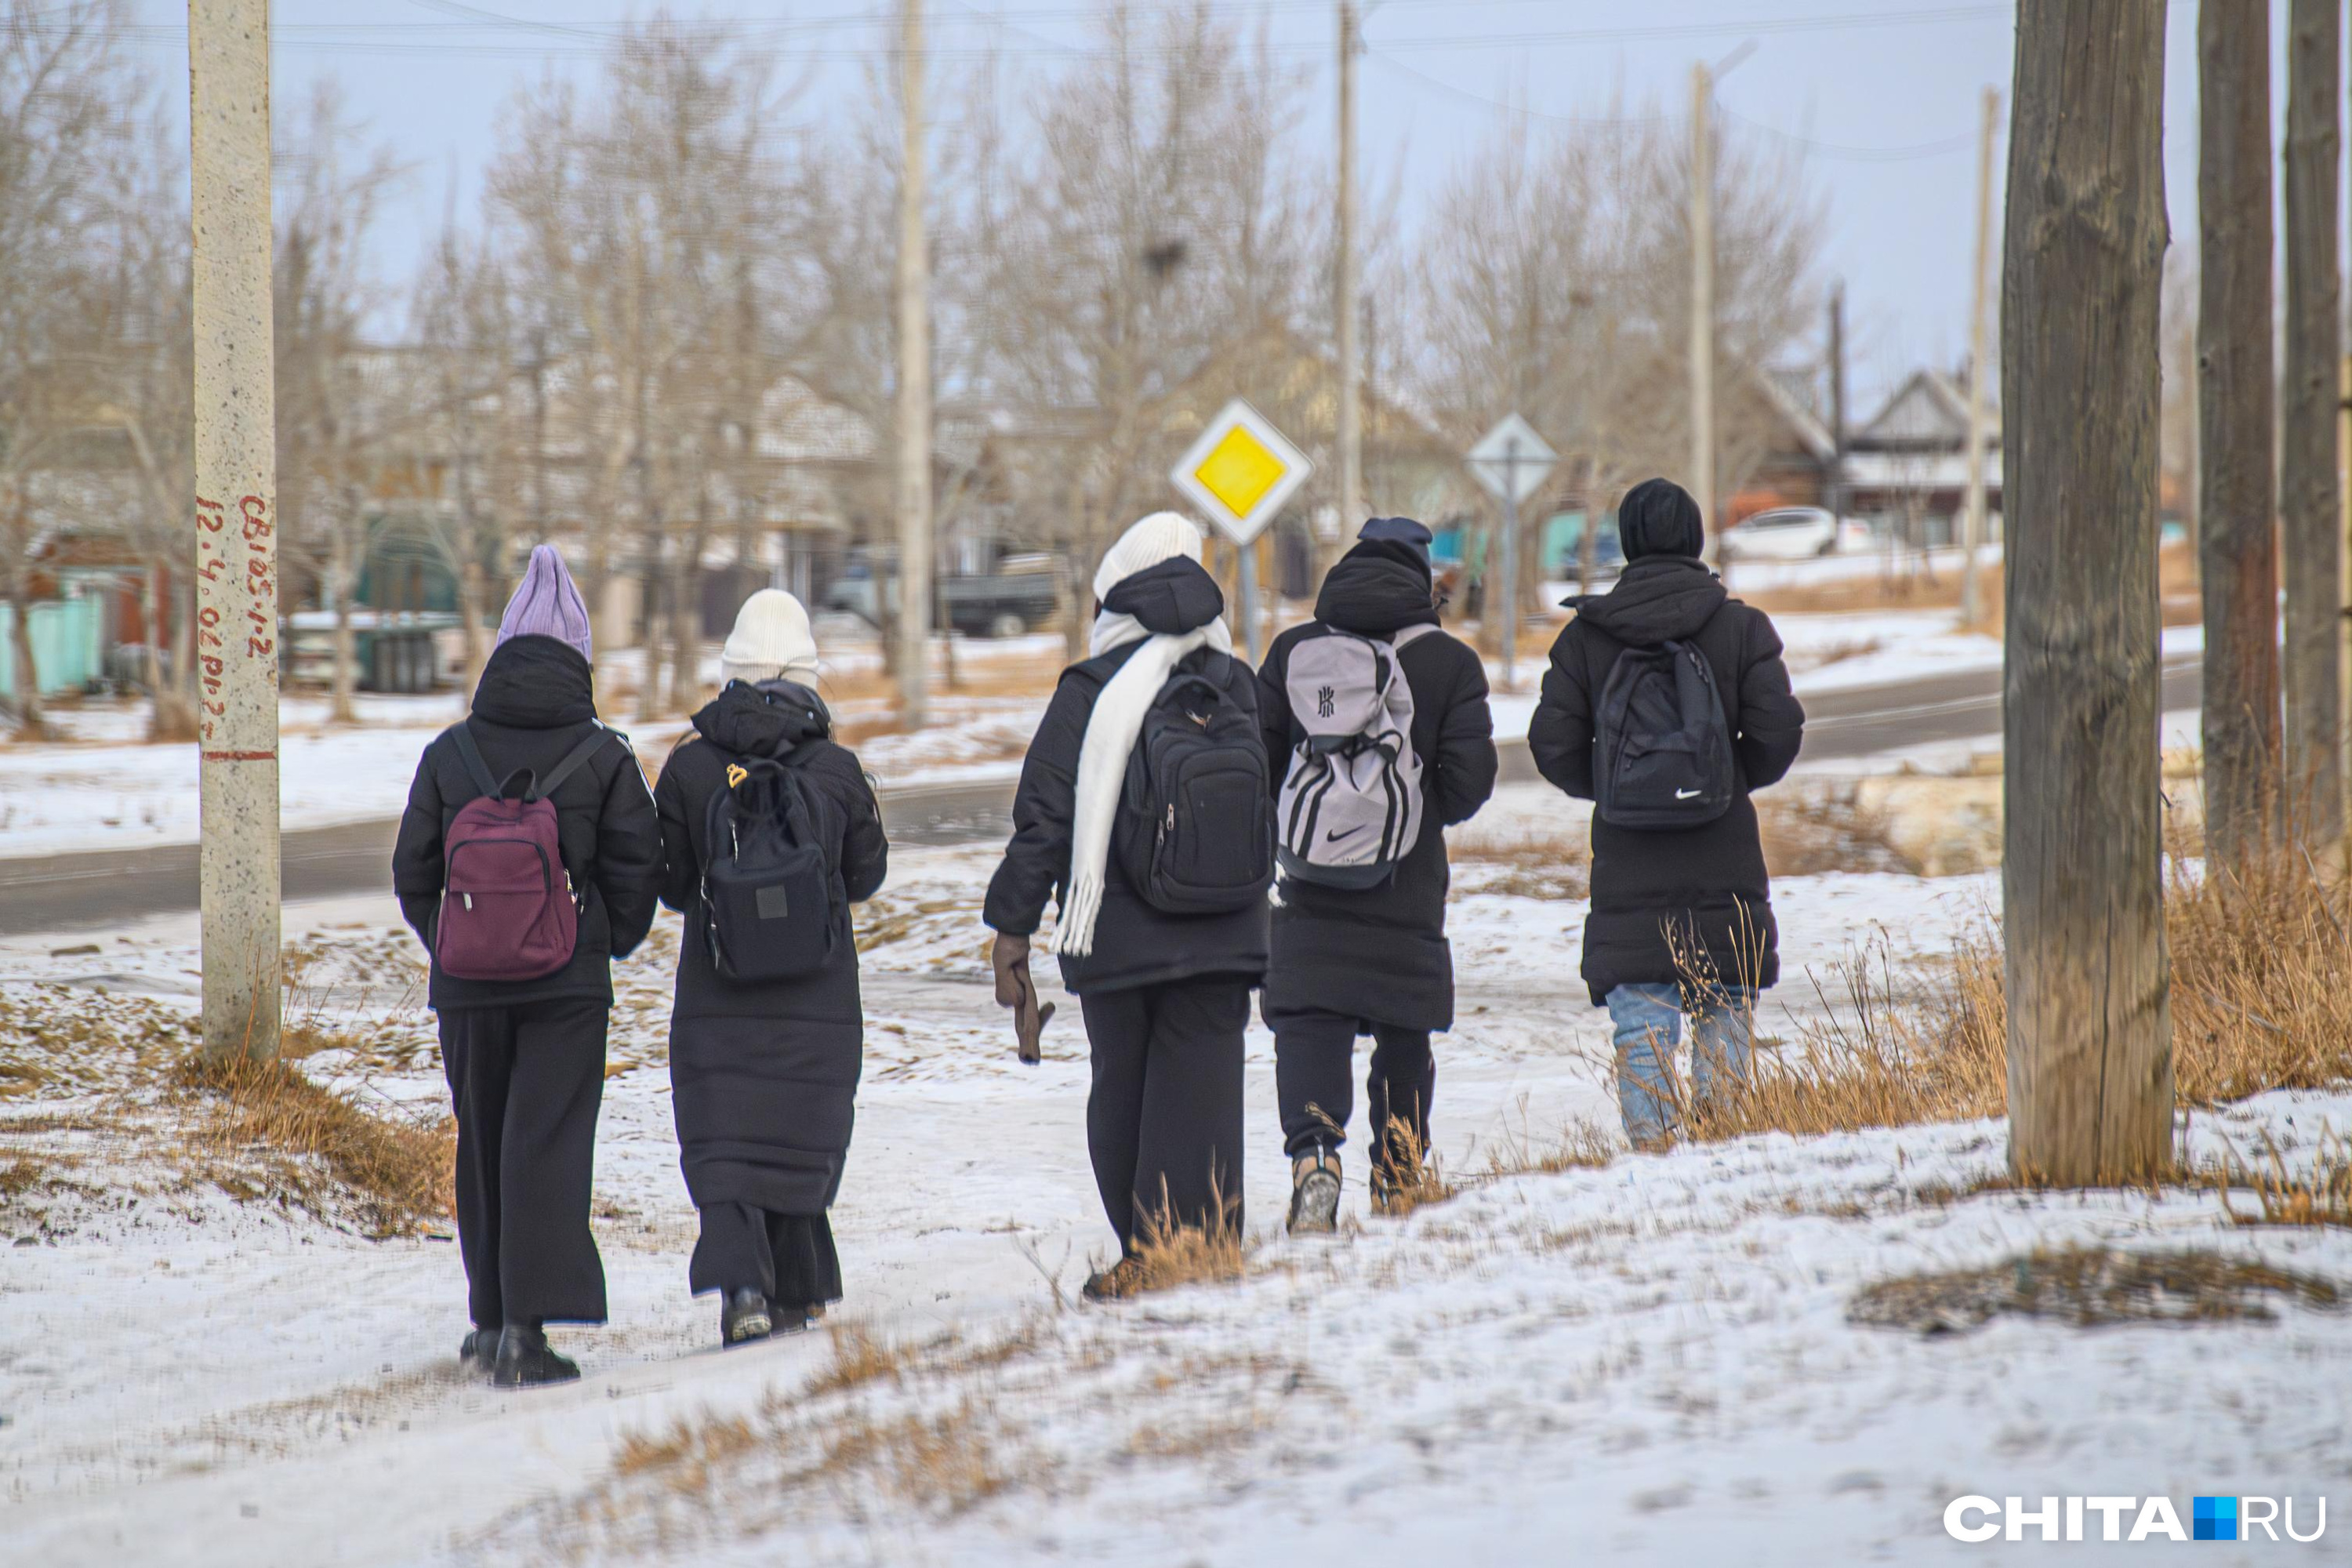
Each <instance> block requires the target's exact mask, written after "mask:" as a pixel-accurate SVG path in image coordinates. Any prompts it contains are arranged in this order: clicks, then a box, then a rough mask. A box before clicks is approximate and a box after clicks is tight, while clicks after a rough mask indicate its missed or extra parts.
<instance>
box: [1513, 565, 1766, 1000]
mask: <svg viewBox="0 0 2352 1568" xmlns="http://www.w3.org/2000/svg"><path fill="white" fill-rule="evenodd" d="M1569 602H1570V604H1572V605H1576V606H1577V616H1576V618H1575V619H1574V620H1572V621H1570V623H1569V624H1568V626H1566V627H1565V628H1564V629H1563V630H1562V631H1561V632H1560V634H1559V641H1557V642H1555V643H1553V644H1552V648H1551V668H1549V669H1548V670H1546V671H1545V672H1544V680H1543V697H1542V699H1541V700H1540V701H1538V703H1537V705H1536V711H1535V718H1534V719H1533V721H1531V722H1530V723H1529V724H1528V752H1530V753H1531V754H1532V755H1533V756H1534V758H1535V763H1536V766H1537V767H1538V768H1539V769H1541V770H1542V772H1543V775H1544V777H1546V778H1548V779H1549V780H1550V781H1551V782H1552V783H1553V784H1557V785H1559V787H1560V788H1561V789H1563V790H1566V791H1567V792H1568V793H1569V794H1570V795H1575V796H1577V797H1578V798H1580V799H1583V800H1590V799H1591V798H1592V767H1593V762H1592V759H1593V744H1594V742H1593V733H1592V705H1593V703H1594V702H1595V701H1596V700H1598V699H1599V697H1600V695H1601V689H1602V688H1603V687H1604V686H1605V685H1606V684H1607V682H1608V679H1609V670H1610V668H1611V666H1612V665H1613V664H1615V662H1616V660H1617V656H1618V654H1620V653H1621V652H1622V651H1623V650H1624V649H1626V648H1628V647H1656V646H1657V645H1658V644H1660V643H1663V642H1667V641H1670V640H1679V641H1683V642H1688V643H1692V644H1694V645H1696V647H1697V648H1698V650H1699V652H1700V653H1701V654H1703V655H1705V656H1706V661H1707V663H1708V664H1709V665H1710V666H1712V667H1713V668H1714V672H1715V685H1716V690H1717V693H1718V695H1720V696H1721V698H1722V700H1724V701H1725V702H1726V703H1727V704H1729V705H1731V711H1730V712H1729V713H1727V714H1726V715H1725V717H1726V718H1727V720H1728V721H1730V726H1731V732H1732V738H1733V744H1732V749H1731V752H1732V767H1733V774H1734V779H1735V783H1736V784H1737V789H1736V792H1735V793H1734V795H1733V796H1732V800H1731V809H1730V810H1728V811H1727V812H1725V813H1724V814H1723V815H1722V816H1719V817H1717V818H1716V820H1715V821H1713V822H1710V823H1708V824H1707V825H1706V826H1704V827H1696V828H1692V829H1689V830H1688V831H1685V832H1672V833H1659V832H1646V831H1643V830H1641V829H1637V828H1629V827H1616V826H1611V825H1610V824H1608V823H1606V822H1603V821H1601V819H1600V818H1599V817H1597V816H1596V817H1594V818H1593V821H1592V908H1591V914H1590V916H1589V917H1588V918H1587V919H1586V921H1585V922H1584V967H1583V973H1584V981H1585V984H1587V985H1589V986H1590V987H1591V991H1592V1000H1593V1001H1594V1002H1595V1003H1596V1004H1597V1003H1600V1002H1601V1001H1602V1000H1603V999H1604V998H1606V997H1607V995H1608V994H1609V993H1610V991H1612V989H1614V988H1615V987H1617V986H1620V985H1630V984H1674V983H1675V982H1677V981H1679V980H1682V979H1684V978H1685V975H1684V974H1683V973H1682V971H1681V969H1680V967H1679V966H1678V965H1677V963H1676V962H1675V946H1676V945H1677V943H1680V944H1682V945H1684V946H1685V947H1686V948H1688V947H1693V946H1696V947H1699V948H1704V949H1705V951H1706V957H1707V960H1708V962H1709V963H1711V964H1712V965H1713V968H1714V978H1715V979H1716V981H1717V983H1719V984H1724V985H1752V986H1758V987H1762V986H1767V985H1771V984H1777V983H1778V982H1779V980H1780V927H1779V926H1778V925H1777V924H1775V923H1774V921H1773V919H1772V889H1771V883H1770V880H1769V878H1768V877H1767V876H1766V875H1765V871H1764V847H1763V845H1762V843H1761V841H1760V840H1759V837H1758V835H1757V828H1756V807H1755V805H1754V803H1753V802H1751V801H1750V800H1749V799H1748V792H1749V791H1751V790H1759V789H1762V788H1763V787H1764V786H1765V785H1767V784H1777V783H1779V782H1780V777H1781V775H1782V774H1784V773H1787V772H1788V771H1789V764H1790V763H1793V762H1795V761H1796V760H1797V748H1798V745H1799V744H1800V742H1801V741H1802V740H1803V738H1804V730H1805V710H1804V709H1803V708H1802V707H1801V705H1799V703H1798V701H1797V699H1796V696H1795V694H1794V693H1793V692H1791V691H1790V689H1789V671H1788V669H1787V668H1786V667H1785V666H1783V665H1782V664H1781V662H1780V634H1779V633H1777V632H1775V631H1774V630H1773V629H1772V622H1771V620H1770V618H1769V617H1768V616H1766V615H1765V614H1764V612H1763V611H1761V610H1759V609H1757V608H1755V607H1754V606H1752V605H1743V604H1741V603H1740V602H1739V601H1738V600H1737V599H1734V598H1732V597H1730V596H1729V595H1727V594H1726V593H1725V591H1724V587H1723V584H1722V583H1721V582H1719V581H1717V578H1716V576H1715V574H1713V573H1712V572H1709V571H1708V570H1707V569H1706V566H1705V565H1703V564H1701V563H1699V562H1697V561H1696V560H1694V559H1692V558H1690V557H1688V556H1680V555H1650V556H1644V557H1643V558H1642V559H1641V560H1639V561H1636V562H1634V563H1633V564H1632V565H1630V566H1628V567H1626V568H1625V574H1624V575H1623V576H1622V577H1620V578H1619V579H1618V580H1617V585H1616V586H1615V587H1614V588H1612V589H1611V590H1610V591H1609V592H1608V593H1607V594H1602V595H1592V596H1591V597H1588V598H1584V599H1580V600H1570V601H1569ZM1669 930H1674V931H1677V932H1678V933H1679V934H1678V935H1677V936H1676V937H1675V939H1673V940H1670V939H1669V937H1668V931H1669Z"/></svg>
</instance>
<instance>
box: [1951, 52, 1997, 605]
mask: <svg viewBox="0 0 2352 1568" xmlns="http://www.w3.org/2000/svg"><path fill="white" fill-rule="evenodd" d="M1999 138H2000V93H1999V92H1997V91H1995V90H1994V89H1991V88H1987V89H1985V92H1984V136H1983V140H1982V141H1981V142H1980V143H1979V146H1978V148H1977V271H1976V279H1975V283H1976V290H1975V292H1976V299H1975V302H1974V303H1973V305H1972V306H1971V307H1970V310H1969V510H1968V517H1967V520H1966V521H1964V522H1963V523H1962V525H1961V538H1960V550H1961V557H1960V624H1961V625H1962V626H1976V625H1978V624H1979V623H1980V622H1981V621H1982V620H1983V619H1984V600H1983V596H1982V592H1981V590H1980V589H1979V586H1978V584H1977V557H1978V556H1979V555H1980V554H1981V553H1982V552H1983V551H1984V542H1985V533H1986V526H1985V525H1986V523H1987V522H1988V521H1990V520H1989V519H1988V517H1987V515H1986V513H1987V508H1986V506H1985V435H1986V431H1985V424H1986V421H1985V384H1986V383H1987V382H1989V381H1990V380H1991V379H1992V376H1991V374H1990V361H1989V360H1988V358H1987V357H1986V353H1985V351H1986V348H1987V346H1988V345H1987V343H1986V342H1985V336H1986V329H1987V326H1988V324H1989V323H1988V322H1987V321H1986V320H1985V318H1986V317H1987V315H1989V314H1990V300H1988V299H1987V295H1988V293H1989V289H1988V288H1987V285H1986V282H1985V275H1986V274H1987V273H1988V272H1990V270H1991V269H1992V148H1993V143H1994V142H1995V141H1997V140H1998V139H1999Z"/></svg>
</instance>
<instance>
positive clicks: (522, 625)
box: [498, 544, 596, 662]
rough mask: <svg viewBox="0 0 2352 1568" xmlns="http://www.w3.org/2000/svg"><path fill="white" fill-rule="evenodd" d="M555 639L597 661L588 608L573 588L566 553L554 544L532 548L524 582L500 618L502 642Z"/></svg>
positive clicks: (581, 655)
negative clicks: (514, 639)
mask: <svg viewBox="0 0 2352 1568" xmlns="http://www.w3.org/2000/svg"><path fill="white" fill-rule="evenodd" d="M509 637H553V638H554V639H555V640H556V641H558V642H560V643H568V644H570V645H571V646H572V649H573V650H574V651H576V652H577V653H578V654H579V655H580V657H581V658H584V659H588V660H590V661H591V662H593V660H594V659H595V658H596V655H595V652H594V646H593V644H592V643H591V642H590V641H589V639H588V605H587V604H586V603H585V602H584V601H583V599H582V598H581V597H580V590H579V589H578V588H577V587H575V586H573V585H572V574H571V572H570V571H569V570H568V569H567V568H566V567H565V566H564V564H563V552H562V551H560V550H558V549H556V548H555V546H553V545H552V544H541V545H536V546H534V547H533V548H532V550H531V552H530V565H528V566H526V567H525V568H523V574H522V582H521V584H520V585H519V586H518V587H517V588H516V589H515V591H514V597H513V598H511V599H509V600H508V601H507V609H506V614H505V615H503V616H499V636H498V640H499V642H505V641H506V640H507V639H508V638H509Z"/></svg>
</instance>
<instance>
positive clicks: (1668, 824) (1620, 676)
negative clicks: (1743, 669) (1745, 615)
mask: <svg viewBox="0 0 2352 1568" xmlns="http://www.w3.org/2000/svg"><path fill="white" fill-rule="evenodd" d="M1592 738H1593V746H1594V752H1595V754H1594V757H1593V769H1592V784H1593V790H1592V797H1593V810H1594V812H1595V814H1596V815H1598V816H1600V818H1601V821H1603V822H1606V823H1609V824H1610V825H1612V826H1617V827H1640V828H1649V829H1654V830H1665V831H1671V830H1673V829H1675V828H1689V827H1704V826H1706V825H1707V824H1708V823H1710V822H1713V821H1714V820H1715V819H1716V818H1717V817H1718V816H1722V815H1723V814H1724V813H1725V812H1727V811H1728V810H1730V809H1731V795H1732V791H1733V789H1734V788H1735V787H1736V784H1735V781H1734V779H1733V776H1732V762H1731V725H1730V722H1729V721H1727V719H1726V718H1725V717H1724V711H1723V700H1722V699H1721V697H1720V696H1719V695H1718V694H1717V690H1716V686H1715V669H1714V667H1713V666H1711V665H1709V664H1708V663H1707V661H1706V656H1705V655H1704V654H1702V653H1700V652H1699V650H1698V648H1697V647H1696V646H1695V645H1693V644H1690V643H1686V642H1665V643H1660V644H1659V645H1658V646H1657V647H1629V648H1627V649H1625V650H1624V651H1623V652H1622V653H1620V654H1619V655H1618V656H1617V662H1616V663H1615V664H1613V665H1612V666H1611V667H1610V669H1609V679H1608V681H1607V682H1606V684H1604V685H1603V686H1602V687H1601V700H1600V702H1599V704H1597V705H1596V707H1595V708H1594V710H1593V715H1592Z"/></svg>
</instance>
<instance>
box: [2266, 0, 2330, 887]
mask: <svg viewBox="0 0 2352 1568" xmlns="http://www.w3.org/2000/svg"><path fill="white" fill-rule="evenodd" d="M2342 11H2343V0H2294V9H2293V11H2292V12H2291V13H2290V15H2289V17H2288V21H2287V54H2286V331H2285V334H2284V335H2285V342H2286V366H2285V370H2286V375H2285V397H2284V407H2283V408H2282V409H2281V411H2280V412H2281V415H2282V419H2281V425H2282V426H2283V428H2282V429H2281V431H2280V437H2281V441H2280V449H2279V450H2280V462H2279V514H2280V523H2281V528H2280V533H2281V542H2282V549H2283V551H2284V569H2285V570H2284V575H2285V578H2286V657H2285V659H2284V667H2285V668H2284V677H2285V688H2286V728H2285V734H2284V740H2285V755H2284V764H2285V784H2286V799H2285V804H2286V805H2287V806H2288V808H2289V816H2288V822H2289V824H2290V825H2291V826H2294V828H2295V829H2296V830H2297V831H2299V832H2300V833H2301V834H2302V835H2304V836H2305V838H2306V839H2307V840H2308V842H2310V843H2313V844H2321V845H2332V844H2334V843H2335V842H2336V838H2337V837H2338V836H2339V835H2340V834H2342V832H2343V831H2344V781H2343V773H2342V771H2341V762H2340V758H2339V756H2338V748H2339V746H2340V745H2341V743H2342V740H2343V733H2342V731H2343V696H2342V689H2341V687H2340V686H2339V685H2338V681H2337V675H2336V662H2337V658H2338V657H2339V653H2338V650H2339V647H2340V645H2341V643H2342V640H2343V630H2344V626H2343V623H2344V601H2343V595H2342V586H2341V584H2340V582H2339V580H2338V579H2339V577H2340V575H2341V565H2340V557H2341V553H2342V542H2341V541H2340V540H2339V539H2338V538H2337V536H2336V527H2337V519H2336V504H2337V503H2336V495H2337V490H2336V401H2337V400H2336V360H2337V355H2338V352H2339V343H2340V334H2341V331H2342V321H2341V319H2340V318H2339V317H2338V316H2337V314H2336V294H2337V289H2336V177H2337V172H2338V165H2339V159H2338V156H2337V146H2338V142H2337V133H2336V115H2337V113H2338V112H2339V111H2340V110H2341V108H2342V105H2341V104H2340V103H2339V102H2338V101H2337V97H2336V94H2337V89H2338V87H2339V84H2340V82H2341V79H2342V77H2343V70H2342V68H2341V66H2340V65H2339V63H2338V60H2337V50H2338V47H2339V46H2340V44H2341V41H2342V38H2343V25H2342V20H2341V17H2342Z"/></svg>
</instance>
